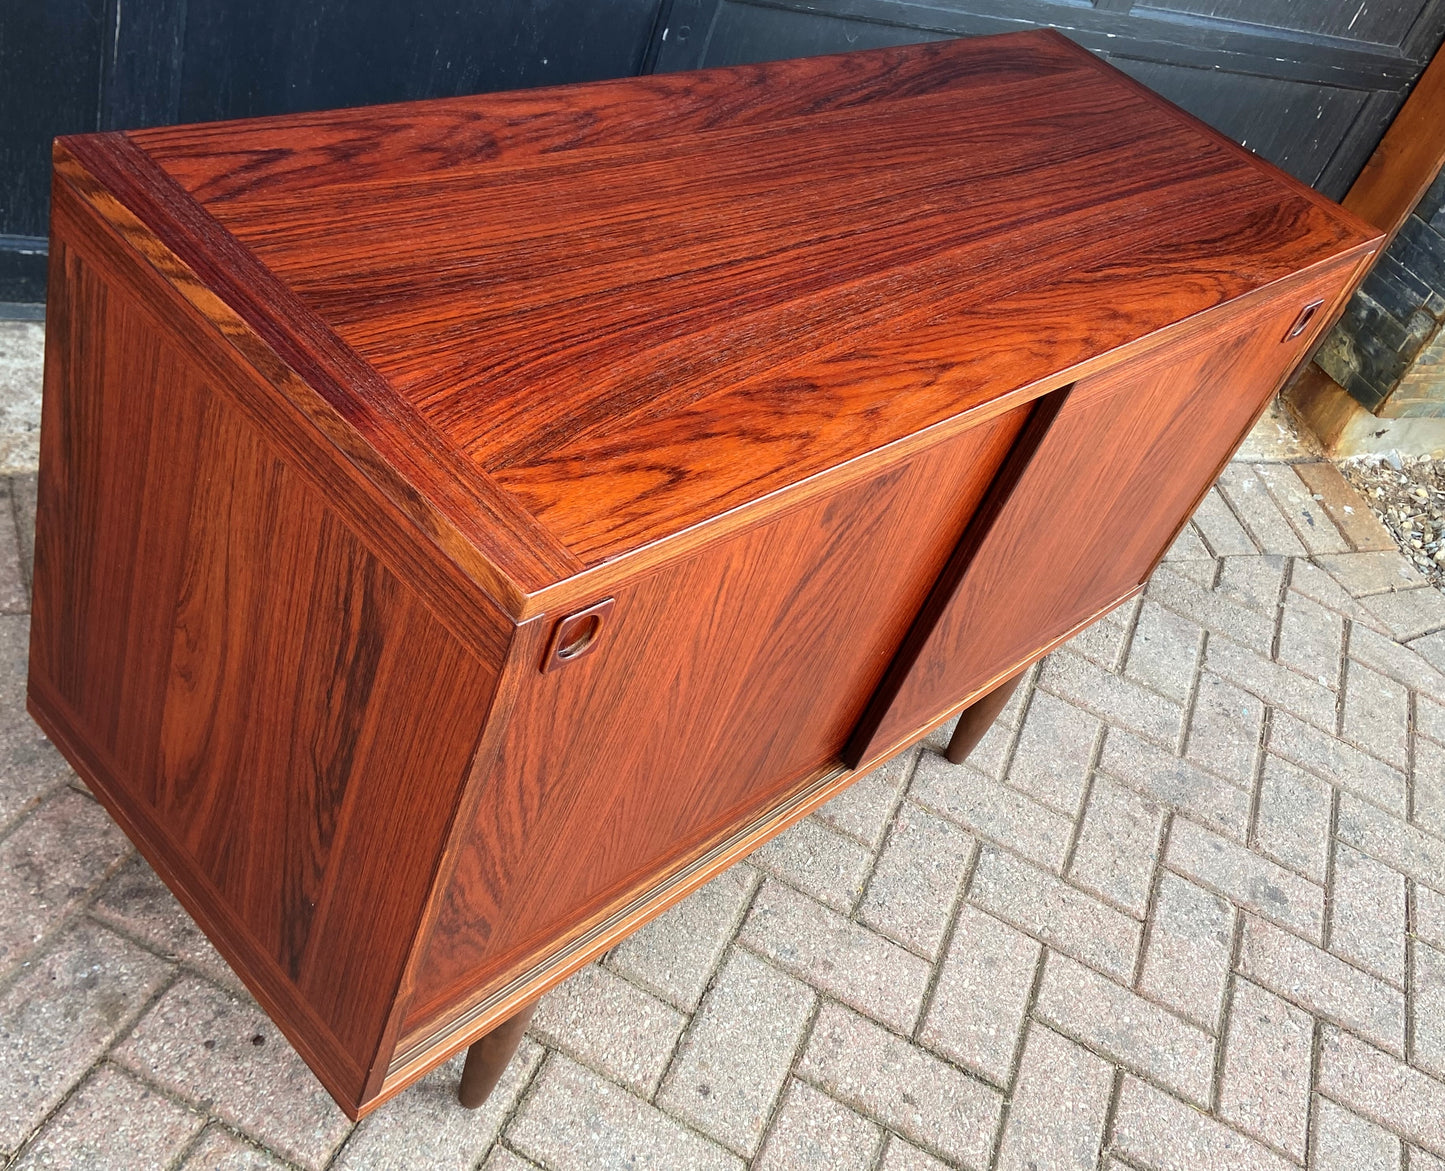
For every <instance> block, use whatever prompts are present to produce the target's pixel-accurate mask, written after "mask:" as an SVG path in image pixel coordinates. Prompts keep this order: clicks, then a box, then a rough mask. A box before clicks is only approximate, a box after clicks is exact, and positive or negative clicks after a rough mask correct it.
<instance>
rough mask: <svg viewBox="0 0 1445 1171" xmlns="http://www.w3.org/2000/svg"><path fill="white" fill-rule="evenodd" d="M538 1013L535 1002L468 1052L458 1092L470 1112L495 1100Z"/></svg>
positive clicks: (459, 1099) (495, 1029) (473, 1044)
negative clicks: (499, 1085) (502, 1081)
mask: <svg viewBox="0 0 1445 1171" xmlns="http://www.w3.org/2000/svg"><path fill="white" fill-rule="evenodd" d="M536 1011H537V1002H536V1001H535V1000H534V1001H532V1003H531V1004H529V1005H527V1006H526V1007H525V1008H522V1009H520V1010H519V1011H518V1012H516V1013H514V1014H513V1015H512V1016H509V1017H508V1018H507V1019H506V1020H504V1021H503V1022H502V1023H501V1024H499V1025H498V1026H497V1027H496V1028H494V1029H493V1030H492V1031H491V1032H490V1033H488V1034H487V1035H486V1036H485V1037H482V1038H480V1039H479V1040H476V1041H473V1042H472V1047H471V1048H470V1049H468V1050H467V1063H466V1065H464V1066H462V1084H461V1086H460V1087H458V1089H457V1100H458V1101H460V1102H461V1104H462V1105H463V1106H465V1107H466V1108H467V1109H468V1110H475V1109H476V1108H477V1107H478V1106H480V1105H481V1104H482V1103H483V1102H485V1101H486V1100H487V1099H488V1098H489V1097H491V1094H492V1090H493V1089H495V1088H496V1085H497V1083H498V1082H499V1081H501V1079H502V1073H503V1071H504V1070H505V1069H506V1068H507V1062H509V1061H511V1060H512V1054H513V1053H515V1052H516V1051H517V1046H518V1045H520V1044H521V1043H522V1034H523V1033H525V1032H526V1031H527V1026H528V1025H530V1024H531V1023H532V1014H533V1013H534V1012H536Z"/></svg>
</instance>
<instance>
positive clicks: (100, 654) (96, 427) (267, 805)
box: [30, 236, 496, 1101]
mask: <svg viewBox="0 0 1445 1171" xmlns="http://www.w3.org/2000/svg"><path fill="white" fill-rule="evenodd" d="M53 255H54V257H55V261H54V264H55V274H56V276H57V278H58V279H57V280H56V281H55V282H54V284H53V285H52V289H53V290H54V296H53V299H52V303H51V306H50V311H49V316H48V322H47V325H48V335H49V337H48V344H47V391H46V397H45V406H44V410H45V415H44V421H43V426H42V457H41V458H42V469H43V471H42V476H41V484H40V494H39V503H38V512H37V522H36V530H37V544H36V553H35V604H34V616H33V621H32V627H31V677H30V689H31V695H32V700H33V702H34V703H35V705H36V707H37V710H38V711H39V712H40V714H41V716H42V721H43V722H44V723H45V724H46V725H47V727H51V728H53V729H54V730H55V732H56V734H57V739H58V740H60V741H61V742H62V743H75V742H80V743H83V744H84V745H85V746H86V749H87V751H88V753H89V754H90V756H91V757H92V758H93V760H94V761H95V762H96V764H97V766H98V767H96V768H93V769H86V768H84V767H82V771H83V773H84V775H85V776H86V779H87V781H88V782H89V783H90V784H91V785H92V786H93V787H94V788H95V789H96V790H97V792H99V793H101V794H102V795H103V796H104V797H105V799H106V800H107V802H108V803H109V804H110V805H111V806H112V807H118V808H120V809H122V810H124V811H125V814H126V816H127V817H128V819H129V820H131V821H132V822H135V823H137V824H138V825H139V826H140V827H141V831H140V832H141V836H142V838H143V840H144V841H145V844H147V845H148V846H149V847H150V849H149V850H148V851H147V852H148V854H150V855H151V857H152V860H153V861H155V862H157V863H158V864H161V865H163V866H164V867H165V868H166V869H167V870H168V871H169V872H170V873H173V874H177V875H180V876H181V878H182V883H183V888H184V889H186V890H187V891H189V892H190V894H191V897H192V898H193V899H195V900H197V902H198V903H199V904H200V905H199V906H197V905H193V910H195V911H197V912H198V914H200V916H201V917H202V921H203V922H204V921H206V920H207V919H209V920H211V921H212V922H215V921H216V920H217V919H225V920H226V921H228V925H229V928H230V930H228V931H227V934H230V933H232V932H235V931H239V932H240V933H241V934H243V935H244V937H245V944H244V946H243V947H241V948H240V949H239V951H238V950H233V951H231V952H230V953H229V954H230V956H231V958H232V960H233V962H234V963H235V965H236V967H237V969H238V971H239V973H240V974H241V976H242V977H243V979H247V981H248V983H251V984H252V986H253V988H255V989H256V990H257V992H258V995H260V994H261V993H262V992H264V991H265V990H267V989H268V988H270V987H271V986H273V985H276V984H281V983H284V984H286V985H289V986H290V995H291V996H293V997H294V998H295V999H297V1000H299V1001H302V1002H304V1004H305V1005H306V1006H307V1015H306V1019H304V1020H301V1021H298V1020H297V1019H296V1016H295V1014H293V1013H289V1012H287V1013H281V1014H278V1016H279V1022H278V1023H281V1024H282V1026H283V1028H287V1031H288V1033H290V1034H292V1035H294V1034H295V1033H296V1032H297V1031H300V1030H304V1029H306V1028H307V1027H317V1026H319V1027H320V1028H322V1029H324V1030H325V1032H326V1035H325V1036H324V1037H322V1038H320V1039H319V1040H318V1039H317V1038H315V1037H310V1038H307V1037H302V1038H301V1039H302V1041H303V1043H309V1045H310V1047H311V1048H313V1049H314V1048H317V1047H320V1048H322V1049H325V1050H328V1051H330V1052H332V1053H333V1054H339V1055H341V1057H342V1058H343V1059H344V1062H345V1063H344V1065H343V1066H342V1067H341V1068H340V1069H337V1068H335V1065H334V1063H333V1065H332V1075H333V1080H334V1081H337V1082H339V1083H340V1085H341V1087H342V1093H343V1094H344V1096H345V1098H346V1099H350V1100H353V1101H354V1100H355V1099H356V1098H357V1096H358V1095H359V1093H360V1090H361V1083H362V1075H363V1074H364V1072H365V1071H366V1070H367V1069H369V1068H370V1066H371V1064H372V1063H373V1061H374V1054H375V1050H376V1048H377V1046H378V1044H379V1042H380V1039H381V1032H382V1028H383V1025H384V1022H385V1020H386V1018H387V1015H388V1013H389V1010H390V1007H391V998H392V994H393V992H394V989H395V988H396V986H397V984H398V983H399V980H400V977H401V970H402V965H403V964H404V962H405V960H406V957H407V955H408V954H409V951H410V946H411V937H412V933H413V932H414V931H415V929H416V926H417V924H418V923H419V922H420V918H421V912H422V907H423V904H424V901H425V898H426V895H427V890H428V887H429V883H430V878H431V874H432V871H433V869H434V867H435V859H436V857H437V856H438V855H439V854H440V850H441V845H442V841H443V836H444V831H445V828H446V826H447V823H448V820H449V818H450V816H451V813H452V811H453V809H454V808H455V806H456V803H457V800H458V798H459V794H460V792H461V786H462V781H463V779H464V777H465V774H466V771H467V767H468V764H469V761H470V758H471V755H472V752H473V749H474V746H475V741H476V736H477V731H478V728H479V722H478V716H479V713H480V712H481V711H483V710H485V707H486V703H487V699H488V696H489V695H490V694H491V691H492V688H493V685H494V683H495V679H496V668H495V666H494V665H493V664H488V663H486V662H482V661H480V660H478V659H476V658H474V657H473V656H472V655H471V654H470V653H469V652H467V651H465V650H464V649H463V648H462V647H461V646H460V644H458V642H457V641H456V639H455V638H453V637H452V636H451V635H450V634H449V633H448V632H447V631H446V630H445V629H444V628H443V627H442V626H441V625H440V624H439V623H438V622H437V620H436V619H435V618H434V617H433V616H432V615H431V613H430V611H429V610H428V609H427V608H426V607H425V606H424V605H422V604H421V603H420V601H419V599H418V598H417V597H416V595H415V594H414V593H413V592H412V591H411V590H410V589H409V588H408V587H407V586H406V585H404V584H403V583H402V582H400V581H399V580H398V579H397V578H396V577H395V576H394V575H393V574H392V573H391V571H390V570H388V569H387V568H386V567H385V566H384V565H383V564H382V563H381V562H380V561H379V560H378V559H377V558H376V557H375V556H374V555H373V554H372V552H371V551H370V550H369V549H368V547H367V545H366V543H365V541H364V540H362V539H361V538H360V537H359V536H358V535H357V534H356V533H355V532H354V531H352V529H351V528H350V527H349V526H348V525H347V524H345V523H344V522H343V521H342V520H341V518H340V517H339V516H338V515H337V513H336V512H335V511H334V510H333V509H332V508H331V507H330V506H329V505H328V502H327V501H326V499H325V497H324V496H323V495H321V494H320V493H319V492H318V491H317V490H316V489H315V487H313V486H312V485H311V484H309V483H308V482H306V480H305V479H304V478H302V477H301V476H300V475H299V474H298V473H297V472H296V470H295V469H294V468H292V467H291V466H289V465H288V463H287V462H286V461H285V460H283V459H282V458H281V457H280V455H279V453H278V452H277V451H276V450H275V449H274V448H272V447H271V446H270V444H269V443H267V442H266V441H265V440H264V439H263V438H262V437H261V436H260V435H259V434H258V433H257V432H256V431H255V430H254V429H253V428H252V427H251V426H250V425H249V424H248V423H247V421H246V419H245V417H244V415H243V414H242V413H241V412H240V411H239V410H238V409H237V408H236V406H235V405H234V404H233V403H232V402H230V401H229V399H228V398H227V397H226V395H225V394H224V393H216V391H217V390H218V389H219V388H217V387H216V386H215V384H214V383H213V382H212V381H211V380H210V379H209V378H207V377H206V374H205V371H204V370H203V369H202V368H200V367H199V366H197V365H196V364H195V363H193V362H191V361H189V360H188V359H187V358H186V356H185V355H184V354H183V353H182V352H181V351H180V349H179V348H178V347H175V346H172V345H170V344H168V343H167V341H166V338H167V335H168V334H169V333H170V332H171V330H172V328H173V327H172V326H171V325H169V324H168V323H166V322H164V321H162V320H161V319H159V318H157V317H156V316H155V315H154V314H153V312H152V311H151V309H150V308H149V307H147V306H146V305H144V304H142V303H140V302H137V301H135V300H133V299H131V298H129V297H128V296H126V295H125V292H124V290H123V289H121V288H119V287H117V286H116V285H113V284H111V283H109V282H108V281H107V280H106V279H105V277H104V275H103V271H102V265H103V261H95V260H92V259H91V257H90V255H89V253H88V249H87V247H86V245H85V244H84V242H82V241H79V240H69V239H66V238H65V237H63V236H62V237H59V238H57V239H56V241H55V248H54V253H53ZM77 763H79V764H81V765H82V766H83V765H84V763H85V762H84V761H81V762H77ZM162 827H164V828H162ZM218 907H219V908H224V911H218V910H217V909H216V908H218ZM260 966H264V967H263V970H258V967H260ZM288 1026H289V1027H288Z"/></svg>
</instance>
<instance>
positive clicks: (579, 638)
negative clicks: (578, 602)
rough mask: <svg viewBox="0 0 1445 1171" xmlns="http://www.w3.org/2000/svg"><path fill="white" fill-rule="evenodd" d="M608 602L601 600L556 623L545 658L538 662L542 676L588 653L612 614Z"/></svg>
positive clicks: (607, 599) (607, 600)
mask: <svg viewBox="0 0 1445 1171" xmlns="http://www.w3.org/2000/svg"><path fill="white" fill-rule="evenodd" d="M612 601H613V600H612V599H611V598H604V599H603V600H602V601H600V602H597V603H595V604H594V605H591V606H588V607H587V609H585V610H578V611H577V612H576V613H575V614H568V615H567V617H565V618H559V619H558V620H557V626H556V629H555V630H553V631H552V639H551V641H550V642H549V643H548V644H547V654H546V657H545V658H543V660H542V671H543V673H546V672H547V671H555V670H556V669H557V668H558V667H564V666H566V665H567V664H568V663H570V662H573V661H574V660H576V659H580V658H581V657H582V656H583V655H585V654H588V653H590V652H591V650H592V648H593V647H595V646H596V645H597V640H598V638H599V637H600V636H601V634H602V627H603V626H604V625H605V623H606V622H607V618H608V616H609V615H610V614H611V613H612Z"/></svg>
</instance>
